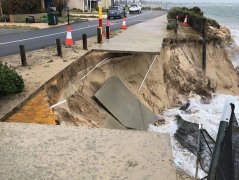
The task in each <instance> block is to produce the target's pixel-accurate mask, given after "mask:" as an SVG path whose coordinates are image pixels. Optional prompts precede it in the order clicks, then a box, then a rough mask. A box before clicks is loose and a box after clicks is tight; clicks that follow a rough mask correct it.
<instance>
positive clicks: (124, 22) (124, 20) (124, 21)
mask: <svg viewBox="0 0 239 180" xmlns="http://www.w3.org/2000/svg"><path fill="white" fill-rule="evenodd" d="M121 29H127V27H126V18H125V17H124V19H123V23H122V26H121Z"/></svg>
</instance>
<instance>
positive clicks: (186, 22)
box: [183, 15, 188, 26]
mask: <svg viewBox="0 0 239 180" xmlns="http://www.w3.org/2000/svg"><path fill="white" fill-rule="evenodd" d="M183 25H184V26H188V15H186V16H185V19H184V22H183Z"/></svg>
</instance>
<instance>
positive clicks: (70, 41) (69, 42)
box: [65, 25, 74, 46]
mask: <svg viewBox="0 0 239 180" xmlns="http://www.w3.org/2000/svg"><path fill="white" fill-rule="evenodd" d="M73 44H74V42H73V39H72V35H71V26H70V25H68V26H67V34H66V40H65V45H68V46H71V45H73Z"/></svg>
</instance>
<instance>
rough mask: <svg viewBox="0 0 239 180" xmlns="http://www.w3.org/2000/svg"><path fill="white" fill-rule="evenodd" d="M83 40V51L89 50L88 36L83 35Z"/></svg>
mask: <svg viewBox="0 0 239 180" xmlns="http://www.w3.org/2000/svg"><path fill="white" fill-rule="evenodd" d="M82 40H83V49H84V50H87V35H86V34H82Z"/></svg>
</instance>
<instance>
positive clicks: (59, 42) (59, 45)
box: [56, 39, 62, 57]
mask: <svg viewBox="0 0 239 180" xmlns="http://www.w3.org/2000/svg"><path fill="white" fill-rule="evenodd" d="M56 47H57V55H58V56H60V57H62V50H61V40H60V39H56Z"/></svg>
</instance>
